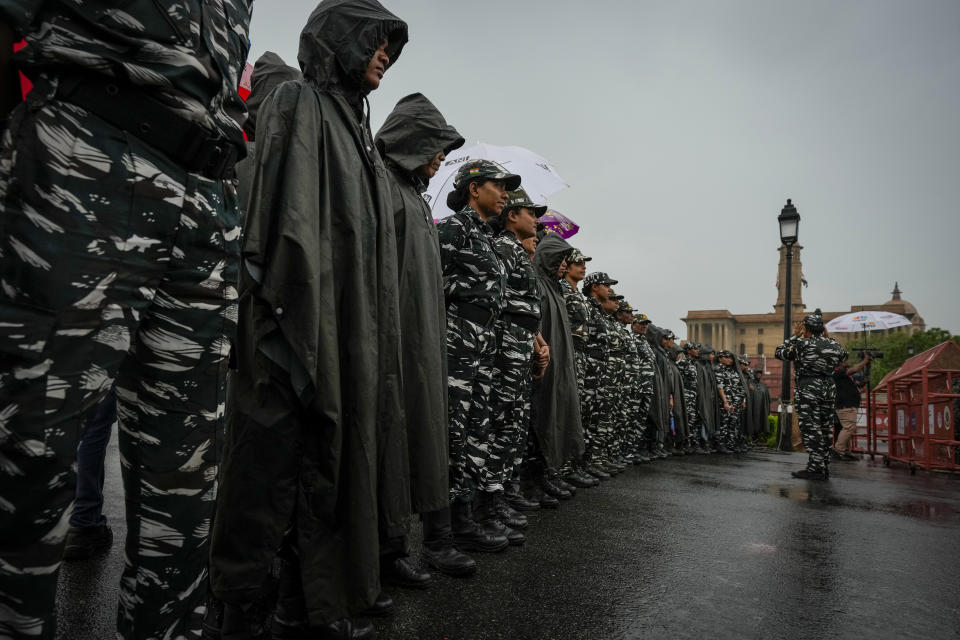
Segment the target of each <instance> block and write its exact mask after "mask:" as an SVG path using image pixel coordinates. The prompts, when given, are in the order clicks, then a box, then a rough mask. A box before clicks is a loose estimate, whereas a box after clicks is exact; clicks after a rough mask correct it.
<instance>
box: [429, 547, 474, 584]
mask: <svg viewBox="0 0 960 640" xmlns="http://www.w3.org/2000/svg"><path fill="white" fill-rule="evenodd" d="M422 557H423V562H424V564H426V565H427V566H428V567H430V568H432V569H436V570H437V571H439V572H440V573H443V574H445V575H448V576H451V577H453V578H466V577H468V576H472V575H473V574H475V573H476V572H477V562H476V561H475V560H474V559H473V558H471V557H470V556H468V555H467V554H465V553H462V552H461V551H460V550H459V549H457V547H456V546H454V544H453V539H452V538H450V539H449V540H447V541H445V543H444V544H442V545H440V546H436V547H432V548H431V547H428V546H426V545H424V547H423V555H422Z"/></svg>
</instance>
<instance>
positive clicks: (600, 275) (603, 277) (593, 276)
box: [583, 271, 618, 287]
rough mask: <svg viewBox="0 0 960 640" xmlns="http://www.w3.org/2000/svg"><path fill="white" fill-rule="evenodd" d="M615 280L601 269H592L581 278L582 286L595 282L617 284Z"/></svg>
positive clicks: (589, 285)
mask: <svg viewBox="0 0 960 640" xmlns="http://www.w3.org/2000/svg"><path fill="white" fill-rule="evenodd" d="M617 282H618V281H617V280H614V279H613V278H611V277H610V276H608V275H607V274H606V273H604V272H603V271H594V272H592V273H589V274H587V277H586V278H584V279H583V286H584V287H592V286H593V285H595V284H605V285H607V286H610V285H612V284H617Z"/></svg>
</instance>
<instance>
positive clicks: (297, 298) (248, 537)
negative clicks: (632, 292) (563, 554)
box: [0, 0, 765, 640]
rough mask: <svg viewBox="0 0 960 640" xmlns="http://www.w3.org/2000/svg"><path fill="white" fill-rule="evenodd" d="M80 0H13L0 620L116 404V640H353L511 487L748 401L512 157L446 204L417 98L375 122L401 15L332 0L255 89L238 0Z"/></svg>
mask: <svg viewBox="0 0 960 640" xmlns="http://www.w3.org/2000/svg"><path fill="white" fill-rule="evenodd" d="M74 4H76V3H73V4H71V3H40V2H10V1H6V0H0V39H2V40H3V42H0V48H4V47H3V45H5V44H9V43H8V42H7V41H8V40H11V39H12V37H13V36H14V34H15V35H16V36H17V37H21V36H22V37H24V38H25V39H26V40H27V42H28V46H27V47H26V48H25V49H24V51H22V52H21V53H20V54H18V61H19V63H20V64H21V68H22V69H23V70H24V71H25V72H26V73H27V74H28V75H29V76H30V77H31V79H32V80H33V81H34V90H33V91H32V92H31V94H30V95H29V96H28V98H27V101H26V102H25V103H23V104H20V105H19V106H17V107H16V108H14V109H13V111H12V112H11V115H10V122H9V125H8V127H7V128H6V129H5V131H4V135H3V144H2V147H0V220H2V225H0V252H2V253H0V280H2V285H3V286H2V287H0V474H2V480H3V482H2V495H0V637H11V638H51V637H53V635H54V633H55V622H54V618H53V610H54V597H55V594H56V581H57V571H58V567H59V564H60V560H61V557H62V554H63V549H64V542H65V539H66V538H67V536H68V534H69V533H70V532H69V526H68V523H69V516H70V511H71V509H72V505H73V500H74V496H75V487H74V484H75V475H76V470H75V465H74V463H75V460H76V450H77V442H78V440H79V439H80V438H81V436H82V433H83V425H84V423H85V418H86V417H87V416H88V415H89V414H90V412H91V411H92V410H94V409H95V408H98V407H99V406H100V403H101V402H104V401H106V400H104V399H105V398H108V397H109V398H114V397H115V400H112V399H111V400H109V402H116V411H117V414H118V419H119V423H120V429H119V434H120V435H119V439H120V452H121V459H122V465H123V480H124V485H125V491H126V503H125V504H126V509H127V539H126V547H125V554H124V560H125V568H124V573H123V577H122V580H121V596H120V603H119V609H118V632H117V634H118V637H123V638H130V639H134V638H154V637H156V638H159V637H183V638H198V637H206V638H222V639H223V640H249V639H252V638H262V637H265V634H266V633H267V630H266V627H267V626H269V633H270V634H271V635H272V637H274V638H304V637H311V638H313V637H319V638H369V637H372V636H373V628H372V625H371V624H370V623H369V621H368V620H367V619H366V617H367V616H376V615H384V614H387V613H389V612H390V610H391V609H392V607H393V602H392V599H391V598H390V597H389V596H388V595H387V594H385V593H384V591H383V588H382V587H383V585H386V584H393V585H398V586H402V587H409V588H423V587H425V586H426V585H427V584H429V583H430V581H431V576H430V574H429V573H428V572H427V570H426V569H427V568H429V569H433V570H436V571H439V572H442V573H445V574H448V575H451V576H456V577H465V576H469V575H473V574H475V573H476V571H477V563H476V562H475V560H474V559H473V558H472V557H470V556H469V555H468V552H469V553H482V552H497V551H503V550H504V549H506V548H507V547H509V546H520V545H522V544H523V543H524V541H525V539H526V534H525V533H524V531H525V530H526V529H527V528H528V526H529V523H528V520H527V517H526V516H525V515H524V513H525V512H530V511H534V510H537V509H540V508H545V507H546V508H550V507H556V506H557V504H558V503H559V501H560V500H563V499H569V498H570V497H572V495H573V494H574V493H575V492H576V491H577V489H578V488H589V487H594V486H597V485H598V484H599V483H600V482H601V481H603V480H606V479H608V478H609V477H610V476H611V475H613V474H616V473H619V472H620V471H622V470H623V469H624V468H625V467H626V465H627V464H628V463H640V462H644V461H649V460H651V459H654V458H664V457H666V456H667V455H669V454H671V453H677V454H684V453H698V452H699V453H704V452H707V451H714V450H715V451H721V452H725V453H731V452H735V451H743V450H745V445H746V435H747V434H749V433H751V430H752V429H761V427H762V426H765V421H764V423H763V425H759V423H757V425H755V426H753V427H751V426H749V425H750V424H752V423H750V422H749V421H747V422H746V423H744V415H745V414H744V409H745V408H749V407H750V406H751V405H752V401H751V400H750V399H749V398H748V394H749V392H750V391H751V389H750V387H751V384H752V385H753V387H754V388H755V389H757V388H760V387H761V386H762V385H760V384H758V383H756V382H754V383H751V382H750V380H749V378H748V377H746V376H745V375H744V374H743V369H742V367H739V366H737V365H736V364H735V359H734V357H733V354H731V353H729V352H726V351H721V352H719V353H717V354H713V353H712V351H711V350H710V349H709V348H703V349H701V348H698V347H697V345H692V344H689V343H688V344H687V345H685V347H684V349H682V350H678V349H677V347H676V345H675V340H676V337H675V336H674V335H673V334H672V333H671V332H669V331H666V330H663V329H660V328H658V327H655V326H653V325H652V324H651V323H650V321H649V319H648V318H646V317H645V316H643V315H642V314H634V312H633V310H632V309H631V308H630V307H629V305H627V304H625V302H624V301H623V299H622V296H619V295H617V294H616V293H615V291H613V290H612V289H611V288H610V287H611V286H612V285H614V284H617V283H616V281H614V280H612V279H611V278H609V277H608V276H607V275H606V274H604V273H602V272H595V273H591V274H590V275H589V276H588V275H586V263H587V262H588V261H589V260H590V258H589V257H587V256H584V255H583V254H582V253H581V252H579V251H578V250H576V249H575V248H574V247H572V246H570V245H569V244H568V243H567V242H566V241H565V240H564V239H563V238H561V237H560V236H558V235H556V234H551V233H545V232H544V230H543V229H542V228H541V225H540V224H539V222H538V218H539V217H540V216H541V215H543V213H544V211H545V207H543V206H542V205H538V204H536V203H534V202H532V200H531V199H530V198H529V196H528V195H527V193H526V192H524V190H523V189H522V178H521V176H518V175H514V174H511V173H509V172H507V171H505V170H504V169H503V168H502V167H499V166H498V165H496V164H494V163H492V162H488V161H486V160H474V161H471V162H467V163H464V165H463V166H461V167H460V169H459V170H458V173H457V176H456V178H455V181H454V189H453V191H452V192H451V193H450V194H449V196H448V198H447V202H446V204H447V206H448V207H449V208H450V210H451V211H452V212H453V215H450V216H449V217H447V218H445V219H444V220H443V221H442V222H440V223H439V224H438V225H434V223H433V216H432V212H431V210H430V208H429V207H428V206H427V204H426V203H425V202H424V200H423V199H422V197H421V194H422V193H423V191H424V190H425V189H426V186H427V184H428V183H429V180H430V179H431V178H432V177H433V176H434V175H435V174H436V173H437V170H438V169H439V167H440V166H441V163H442V162H443V161H444V160H445V157H446V154H448V153H450V152H451V151H452V150H454V149H456V148H458V147H460V146H462V145H463V143H464V139H463V136H461V135H460V134H459V132H458V131H457V130H456V129H455V128H454V127H453V126H451V125H450V124H449V123H447V122H446V120H445V119H444V118H443V116H442V114H441V113H440V111H439V110H438V109H437V108H436V107H435V106H434V105H433V104H432V103H431V102H430V101H429V100H428V99H427V98H426V97H424V96H423V95H422V94H419V93H414V94H411V95H409V96H407V97H405V98H404V99H402V100H401V101H400V102H399V103H398V104H397V105H396V107H395V109H394V111H393V112H392V113H391V114H390V117H388V118H387V120H386V121H385V123H384V125H383V127H382V128H381V129H380V131H379V132H377V134H376V135H374V134H373V132H372V131H371V130H370V127H369V113H368V109H369V106H368V103H367V96H368V94H369V93H370V92H371V91H374V90H376V89H377V88H378V87H379V86H380V83H381V81H382V79H383V78H384V75H385V74H386V72H387V71H388V70H389V69H390V68H391V67H392V65H393V64H395V63H396V61H397V59H398V58H399V56H400V55H401V52H402V50H403V48H404V46H405V45H406V43H407V40H408V31H407V24H406V23H405V22H404V21H402V20H401V19H400V18H398V17H397V16H395V15H393V14H392V13H390V12H389V11H387V10H386V9H385V8H384V7H383V6H382V5H381V4H380V3H379V2H377V1H376V0H324V2H321V3H320V4H319V5H318V6H317V8H316V9H315V10H314V11H313V12H312V13H311V15H310V17H309V19H308V21H307V24H306V26H305V27H304V29H303V31H302V32H301V35H300V48H299V55H298V61H299V66H300V70H299V71H298V70H296V69H292V68H290V67H287V66H286V65H285V64H284V63H283V61H282V60H280V59H279V57H277V56H276V55H275V54H265V55H264V56H263V57H262V58H261V59H260V60H258V62H257V65H256V67H255V70H254V77H253V92H252V94H251V96H250V100H249V102H248V104H247V105H244V104H243V103H242V101H241V100H240V99H239V97H238V96H237V86H238V83H239V74H240V69H241V67H242V65H243V61H244V59H245V57H246V54H247V49H248V46H249V40H248V38H247V32H248V25H249V19H250V14H251V3H250V2H249V1H241V0H223V2H220V3H204V4H203V6H202V7H201V6H200V5H199V4H196V3H194V4H190V5H189V6H187V7H186V8H184V7H183V3H178V2H172V1H171V2H168V1H166V0H156V1H155V2H153V3H127V4H126V5H124V7H123V8H122V9H117V8H116V7H115V6H113V4H112V3H109V2H103V1H101V0H91V1H90V2H86V3H82V5H83V6H79V5H77V6H74ZM114 4H115V3H114ZM194 5H196V6H194ZM64 43H66V46H65V45H64ZM0 62H4V67H3V71H6V70H8V69H7V66H6V64H5V63H6V58H3V59H0ZM6 79H7V76H3V78H0V80H6ZM9 88H10V87H9V86H8V85H7V84H0V89H3V91H4V92H3V93H2V94H0V103H3V104H6V103H7V98H8V97H9V94H8V90H9ZM245 110H248V111H249V114H248V115H249V117H246V116H245V113H244V112H245ZM4 115H6V113H4ZM245 117H246V119H245ZM241 123H243V124H242V127H243V128H242V132H243V133H245V134H246V137H247V142H246V143H244V141H243V135H242V133H241ZM244 156H245V157H244ZM238 158H243V159H242V160H241V161H240V162H239V163H237V162H236V161H237V159H238ZM234 172H236V180H234V179H233V176H234ZM714 355H716V356H717V360H718V364H717V365H714V364H713V356H714ZM678 358H681V359H680V360H679V361H678ZM228 369H229V375H228ZM111 390H112V391H114V394H113V395H110V392H111ZM764 415H765V411H764ZM745 424H746V425H747V426H745ZM414 515H419V517H420V519H421V520H422V522H423V538H424V545H423V548H424V551H423V561H424V564H425V565H426V568H424V567H423V566H422V564H421V563H418V562H416V561H415V560H414V559H412V558H411V556H410V535H411V520H412V517H413V516H414ZM267 584H275V585H276V587H277V595H276V600H275V601H271V602H270V606H269V622H268V623H267V625H265V624H264V621H263V618H262V616H261V615H260V613H261V610H260V607H261V605H262V603H263V598H264V591H265V585H267Z"/></svg>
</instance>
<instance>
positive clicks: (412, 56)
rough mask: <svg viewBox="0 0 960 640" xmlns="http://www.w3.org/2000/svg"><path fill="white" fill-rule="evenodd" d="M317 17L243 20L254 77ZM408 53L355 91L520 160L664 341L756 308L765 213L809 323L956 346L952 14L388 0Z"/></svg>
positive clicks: (957, 95)
mask: <svg viewBox="0 0 960 640" xmlns="http://www.w3.org/2000/svg"><path fill="white" fill-rule="evenodd" d="M316 4H317V3H316V2H315V1H312V0H283V2H276V1H274V2H267V1H266V0H259V1H258V2H255V3H254V13H253V23H252V26H251V33H250V38H251V41H252V49H251V52H250V60H251V61H254V60H256V58H257V57H258V56H259V55H260V54H262V53H263V52H264V51H267V50H270V51H275V52H276V53H278V54H280V55H281V56H282V57H283V58H284V59H285V60H286V61H287V62H288V63H289V64H292V65H293V66H296V53H297V43H298V38H299V33H300V30H301V28H302V27H303V25H304V23H305V22H306V18H307V16H308V15H309V13H310V11H311V10H312V9H313V7H315V6H316ZM384 5H385V6H386V7H387V8H388V9H390V10H391V11H393V12H394V13H396V14H397V15H398V16H400V17H401V18H403V19H404V20H406V21H407V23H408V24H409V26H410V42H409V43H408V44H407V46H406V48H405V49H404V51H403V54H402V55H401V56H400V58H399V60H398V62H397V64H396V65H395V66H393V67H392V68H391V69H390V70H389V71H388V73H387V75H386V77H385V78H384V81H383V83H382V84H381V87H380V89H379V90H378V91H376V92H374V93H373V94H371V97H370V99H371V105H372V111H373V113H372V124H373V128H374V131H376V129H377V128H378V127H379V126H380V124H381V123H382V122H383V120H384V119H385V118H386V116H387V114H388V113H389V112H390V111H391V109H392V108H393V106H394V104H396V102H397V100H399V99H400V98H401V97H403V96H405V95H407V94H409V93H413V92H417V91H419V92H422V93H423V94H424V95H426V96H427V97H428V98H430V99H431V100H432V101H433V102H434V103H435V104H436V105H437V106H438V107H439V108H440V110H441V111H442V112H443V113H444V115H445V116H446V118H447V120H448V121H450V122H451V123H452V124H454V125H455V126H456V127H457V128H458V129H459V130H460V132H461V133H462V134H463V135H464V137H465V138H466V139H467V141H468V144H472V143H473V142H475V141H483V142H488V143H492V144H501V145H507V144H516V145H521V146H524V147H528V148H530V149H532V150H534V151H537V152H538V153H541V154H542V155H544V156H545V157H547V158H548V159H549V160H550V161H551V162H552V163H553V164H554V165H555V166H556V167H557V169H558V171H559V172H560V174H561V175H562V176H563V177H564V178H565V179H566V180H567V182H569V183H570V185H571V187H570V188H569V189H567V190H565V191H563V192H560V193H558V194H557V195H555V196H553V197H552V198H551V200H550V202H549V204H550V205H551V206H552V207H553V208H555V209H557V210H558V211H561V212H562V213H564V214H565V215H567V216H569V217H570V218H572V219H574V220H575V221H576V222H577V223H579V224H580V225H581V231H580V233H578V234H577V235H575V236H573V238H572V239H571V242H572V243H573V244H574V245H575V246H578V247H580V248H581V249H582V250H583V251H584V252H585V253H586V254H587V255H590V256H593V257H594V260H593V262H591V263H589V265H588V266H589V267H590V268H591V269H592V270H603V271H607V272H609V273H610V275H612V276H613V277H614V278H617V279H619V280H620V282H621V284H620V285H619V286H617V287H616V288H617V289H618V291H619V292H620V293H623V294H625V295H626V296H627V299H628V300H629V301H630V302H631V303H632V304H633V306H634V307H636V308H638V309H639V310H641V311H642V312H644V313H646V314H647V315H649V316H650V317H651V318H653V320H654V321H655V322H656V323H658V324H660V325H662V326H666V327H669V328H671V329H673V330H674V331H676V332H677V333H678V334H680V335H685V334H686V330H685V327H684V324H683V322H682V321H681V320H680V318H682V317H683V316H684V315H685V314H686V312H687V311H688V310H691V309H729V310H730V311H732V312H733V313H766V312H769V311H772V310H773V303H774V302H775V301H776V293H777V292H776V289H775V287H774V285H775V281H776V268H777V259H778V256H777V245H778V244H779V236H778V228H777V223H776V216H777V214H778V213H779V211H780V208H781V207H782V206H783V205H784V204H785V202H786V199H787V198H793V201H794V204H795V205H796V206H797V209H798V210H799V212H800V215H801V223H800V243H801V244H802V245H803V246H804V251H803V266H804V273H805V275H806V278H807V280H808V281H809V283H810V285H809V287H808V288H806V289H804V291H803V296H804V302H805V303H806V304H807V307H808V308H810V309H812V308H814V307H817V306H819V307H822V308H823V309H824V310H825V311H835V310H847V309H849V307H850V305H852V304H879V303H882V302H885V301H886V300H888V299H889V298H890V291H891V290H892V289H893V283H894V281H895V280H896V281H899V282H900V288H901V289H902V290H903V292H904V295H903V297H904V298H905V299H907V300H909V301H911V302H913V303H914V304H915V305H916V306H917V308H918V310H919V311H920V313H921V314H922V315H923V316H924V318H925V319H926V321H927V325H928V327H942V328H945V329H948V330H951V331H952V332H954V333H960V295H958V290H960V286H958V284H957V281H958V277H957V273H958V269H960V264H958V258H957V256H958V253H960V247H958V241H960V210H958V209H960V207H958V202H960V2H957V0H943V1H934V0H916V1H913V2H908V1H907V0H902V1H897V2H893V1H885V0H859V1H852V0H851V1H844V0H829V1H828V0H807V1H805V2H793V1H790V2H787V1H774V0H749V1H747V0H723V1H720V0H716V1H708V0H701V1H683V0H679V1H678V0H663V1H657V2H650V1H646V0H630V1H618V0H593V1H591V2H556V1H555V0H512V1H506V0H485V1H484V2H464V1H461V0H392V1H391V0H387V1H385V2H384Z"/></svg>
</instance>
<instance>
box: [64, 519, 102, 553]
mask: <svg viewBox="0 0 960 640" xmlns="http://www.w3.org/2000/svg"><path fill="white" fill-rule="evenodd" d="M112 544H113V531H111V530H110V527H109V526H107V525H105V524H101V525H99V526H96V527H70V529H69V530H68V531H67V542H66V546H64V548H63V559H64V560H84V559H86V558H89V557H90V556H92V555H94V554H95V553H98V552H100V551H105V550H106V549H109V548H110V545H112Z"/></svg>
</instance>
